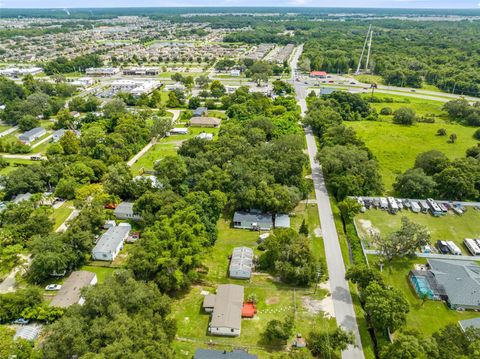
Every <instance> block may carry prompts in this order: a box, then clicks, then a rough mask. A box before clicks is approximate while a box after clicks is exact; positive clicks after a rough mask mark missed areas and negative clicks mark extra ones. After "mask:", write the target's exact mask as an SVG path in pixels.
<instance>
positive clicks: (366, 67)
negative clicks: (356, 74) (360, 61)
mask: <svg viewBox="0 0 480 359" xmlns="http://www.w3.org/2000/svg"><path fill="white" fill-rule="evenodd" d="M372 36H373V31H372V25H370V40H369V41H368V52H367V61H366V62H365V72H367V71H368V62H369V61H370V50H371V48H372Z"/></svg>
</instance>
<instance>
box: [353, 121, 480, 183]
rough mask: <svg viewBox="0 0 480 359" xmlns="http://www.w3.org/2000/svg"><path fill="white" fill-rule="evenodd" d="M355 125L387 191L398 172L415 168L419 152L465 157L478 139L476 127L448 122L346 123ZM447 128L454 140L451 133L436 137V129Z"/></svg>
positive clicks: (452, 157)
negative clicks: (374, 161) (452, 140)
mask: <svg viewBox="0 0 480 359" xmlns="http://www.w3.org/2000/svg"><path fill="white" fill-rule="evenodd" d="M344 123H345V125H347V126H350V127H353V128H354V129H355V130H356V132H357V134H358V136H359V137H360V138H361V139H362V140H363V141H365V143H366V145H367V147H368V148H369V149H370V150H371V151H372V153H373V154H374V155H375V157H376V158H377V160H378V162H379V165H380V173H381V175H382V178H383V183H384V185H385V189H386V191H387V192H391V191H392V185H393V183H394V182H395V178H396V177H397V176H398V174H400V173H402V172H404V171H405V170H407V169H408V168H411V167H413V165H414V163H415V158H416V157H417V155H418V154H419V153H422V152H425V151H430V150H434V149H435V150H438V151H441V152H443V153H445V155H446V156H447V157H448V158H450V159H455V158H461V157H465V151H466V150H467V148H469V147H472V146H475V145H476V144H478V143H479V141H477V140H475V139H474V138H473V133H474V132H475V128H474V127H466V126H462V125H457V124H447V123H417V124H415V125H413V126H400V125H396V124H393V123H391V122H383V121H361V122H360V121H359V122H344ZM439 128H445V129H446V130H447V134H451V133H455V134H457V137H458V140H457V142H455V143H450V142H449V141H448V136H437V135H436V133H437V130H438V129H439Z"/></svg>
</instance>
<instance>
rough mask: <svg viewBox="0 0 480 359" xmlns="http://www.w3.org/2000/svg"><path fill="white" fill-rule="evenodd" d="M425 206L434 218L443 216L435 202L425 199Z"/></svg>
mask: <svg viewBox="0 0 480 359" xmlns="http://www.w3.org/2000/svg"><path fill="white" fill-rule="evenodd" d="M427 204H428V207H429V208H430V212H431V213H432V215H433V216H434V217H439V216H441V215H442V214H443V212H442V210H441V209H440V207H439V206H438V204H437V202H435V201H434V200H433V199H432V198H427Z"/></svg>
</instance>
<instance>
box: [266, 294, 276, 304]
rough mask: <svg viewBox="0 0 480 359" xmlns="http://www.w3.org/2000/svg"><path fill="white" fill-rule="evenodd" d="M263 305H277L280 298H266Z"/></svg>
mask: <svg viewBox="0 0 480 359" xmlns="http://www.w3.org/2000/svg"><path fill="white" fill-rule="evenodd" d="M265 303H266V304H267V305H272V304H278V303H280V297H279V296H275V297H270V298H267V299H265Z"/></svg>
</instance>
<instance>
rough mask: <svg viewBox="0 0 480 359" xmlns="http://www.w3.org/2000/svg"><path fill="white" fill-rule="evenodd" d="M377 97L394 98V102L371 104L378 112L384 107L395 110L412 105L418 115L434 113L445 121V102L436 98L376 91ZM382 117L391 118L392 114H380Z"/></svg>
mask: <svg viewBox="0 0 480 359" xmlns="http://www.w3.org/2000/svg"><path fill="white" fill-rule="evenodd" d="M363 97H364V98H367V99H369V98H370V97H371V96H370V94H368V95H367V94H365V95H363ZM374 97H375V98H378V99H381V100H382V99H386V98H388V99H392V100H393V101H394V102H378V103H372V104H371V105H372V106H373V107H375V108H376V110H377V111H378V112H380V110H381V109H382V108H383V107H390V108H391V109H392V110H393V111H395V110H396V109H398V108H400V107H410V108H412V109H413V110H414V111H415V113H416V114H417V115H418V116H425V115H430V114H433V115H435V117H437V118H436V120H437V121H443V120H444V118H443V117H442V116H444V115H445V114H444V113H443V112H442V107H443V102H440V101H435V100H425V99H419V98H415V97H407V96H402V95H390V94H384V93H376V94H375V95H374ZM380 118H381V119H384V120H385V119H387V120H391V116H382V115H380Z"/></svg>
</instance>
